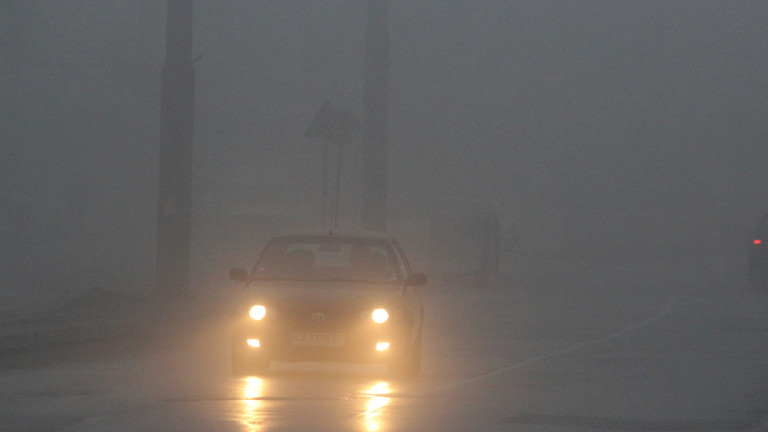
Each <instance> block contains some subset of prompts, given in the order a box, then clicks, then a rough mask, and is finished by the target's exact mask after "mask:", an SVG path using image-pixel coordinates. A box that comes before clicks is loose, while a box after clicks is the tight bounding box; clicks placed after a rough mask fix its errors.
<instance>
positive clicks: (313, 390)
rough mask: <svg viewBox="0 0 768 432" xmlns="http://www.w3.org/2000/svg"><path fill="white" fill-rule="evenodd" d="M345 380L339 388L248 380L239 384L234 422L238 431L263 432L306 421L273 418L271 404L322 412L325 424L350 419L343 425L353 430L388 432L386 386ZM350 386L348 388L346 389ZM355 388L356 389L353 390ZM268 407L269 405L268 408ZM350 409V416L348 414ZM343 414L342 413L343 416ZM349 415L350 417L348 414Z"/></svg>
mask: <svg viewBox="0 0 768 432" xmlns="http://www.w3.org/2000/svg"><path fill="white" fill-rule="evenodd" d="M354 381H356V380H352V381H349V382H348V383H347V384H342V385H341V386H337V385H331V386H327V384H328V383H327V382H325V380H324V379H323V380H321V381H320V382H317V381H315V380H313V379H309V380H298V381H296V380H292V379H288V380H285V381H283V380H278V381H274V380H273V379H272V378H266V379H264V378H259V377H255V376H252V377H248V378H243V379H242V380H240V381H239V384H238V387H239V393H240V395H239V399H241V400H240V401H239V403H240V404H241V406H240V409H239V410H238V414H236V419H237V422H238V423H239V424H240V428H241V429H240V430H241V431H242V432H265V431H267V430H272V429H273V428H274V427H276V426H277V425H278V424H283V421H286V422H288V423H289V424H290V423H294V422H296V421H299V423H301V422H304V421H305V420H306V419H303V418H301V419H298V418H291V419H287V418H286V419H282V418H275V417H274V415H268V414H267V413H268V412H270V410H271V411H272V413H273V414H274V404H275V403H277V404H279V405H280V406H281V407H282V409H284V410H287V412H290V413H292V414H293V413H296V412H304V410H307V411H310V412H314V411H315V410H320V412H325V413H326V418H325V421H327V422H330V423H328V424H336V422H338V425H339V426H341V425H343V424H345V423H347V422H349V421H350V420H351V421H352V422H353V423H354V424H355V425H354V426H353V425H352V424H347V426H345V427H350V426H351V427H352V429H353V430H359V431H363V432H380V431H384V430H387V429H388V425H387V424H385V422H384V421H385V419H384V413H385V412H386V408H387V406H389V404H390V402H391V393H392V388H391V386H390V383H389V382H387V381H381V380H375V381H373V380H367V379H366V380H363V381H362V382H361V381H358V382H356V383H355V382H354ZM350 384H351V386H350ZM355 387H356V388H357V390H355ZM275 392H277V394H275ZM268 405H269V406H268ZM350 410H354V414H353V413H351V412H350ZM345 412H346V414H344V413H345ZM350 414H351V415H350ZM318 426H320V425H317V424H314V425H305V424H302V427H310V428H312V427H318Z"/></svg>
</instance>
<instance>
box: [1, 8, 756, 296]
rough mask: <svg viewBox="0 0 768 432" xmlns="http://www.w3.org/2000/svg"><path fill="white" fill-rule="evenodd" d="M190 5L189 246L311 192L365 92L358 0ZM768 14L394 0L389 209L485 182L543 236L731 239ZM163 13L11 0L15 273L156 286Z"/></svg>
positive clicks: (651, 244) (523, 234) (6, 42)
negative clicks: (343, 118) (239, 214)
mask: <svg viewBox="0 0 768 432" xmlns="http://www.w3.org/2000/svg"><path fill="white" fill-rule="evenodd" d="M195 8H196V9H195V36H194V38H195V40H194V48H193V52H194V55H195V56H198V55H200V56H201V57H200V59H199V61H198V62H197V63H196V64H195V69H196V74H197V75H196V78H197V82H196V89H197V99H196V119H195V121H196V124H195V128H196V129H195V132H196V135H195V146H196V147H195V151H196V160H195V176H196V184H195V186H196V193H197V197H196V203H195V206H196V207H195V212H196V230H197V231H196V243H195V247H196V248H197V249H198V250H202V249H205V250H213V251H227V250H228V249H231V247H230V245H229V244H228V243H227V241H226V240H222V239H223V238H225V237H226V236H223V235H222V229H223V228H222V225H223V224H225V223H226V218H227V216H226V215H225V209H230V208H231V207H233V204H236V203H247V204H254V205H259V206H262V207H263V208H264V209H266V208H268V209H269V211H270V212H272V214H284V215H285V216H286V217H287V218H288V219H290V220H296V219H299V216H300V215H306V214H311V213H312V212H313V211H314V210H313V209H316V208H317V206H318V205H319V190H320V188H319V186H318V184H317V182H318V179H319V175H320V166H319V164H318V163H319V155H320V148H319V143H317V142H314V141H312V140H308V139H307V138H305V137H304V135H303V133H304V129H305V128H306V126H307V125H308V123H309V121H310V120H311V118H312V116H313V115H314V113H315V111H316V110H317V108H318V107H319V106H320V104H321V103H322V102H323V100H329V101H330V102H331V103H333V104H335V105H344V106H348V107H350V108H351V109H353V110H355V111H357V112H360V110H361V100H362V97H361V93H362V58H363V32H364V15H365V3H364V2H363V1H352V0H334V1H330V0H323V1H304V0H301V1H299V0H293V1H290V0H285V1H279V2H277V1H266V0H264V1H231V2H221V1H213V0H208V1H203V0H198V1H196V2H195ZM767 18H768V3H766V2H764V1H702V0H697V1H677V0H676V1H642V2H640V1H634V0H631V1H616V0H610V1H579V2H573V1H490V0H480V1H477V0H476V1H445V0H419V1H397V0H392V1H390V33H391V65H390V67H391V70H390V73H391V75H390V78H391V80H390V120H391V121H390V125H389V133H390V167H389V170H390V171H389V172H390V183H389V190H390V208H391V209H392V214H391V215H390V216H391V217H392V218H394V219H403V218H413V217H416V216H415V215H417V214H418V213H417V212H416V211H415V210H414V209H419V207H420V206H422V207H423V203H425V202H427V201H428V200H429V199H433V198H442V197H453V198H465V199H468V198H472V199H480V200H484V201H488V202H492V203H494V204H495V205H497V206H499V208H501V209H502V211H503V212H504V213H505V215H506V218H507V219H506V221H507V222H508V223H510V224H511V222H512V221H514V225H515V227H516V229H517V231H518V237H519V238H520V239H521V245H522V246H523V247H524V248H525V250H530V251H532V252H533V251H535V252H537V253H544V254H548V253H552V252H553V251H563V250H565V251H571V252H573V251H584V250H594V251H599V252H601V253H608V254H612V253H614V252H615V251H617V250H626V249H646V248H650V250H652V251H654V253H655V251H656V250H657V249H664V248H669V250H672V249H671V248H673V247H677V248H680V247H702V246H704V247H711V248H715V249H727V250H729V251H730V250H737V249H738V248H739V247H740V246H741V242H742V241H743V240H744V238H745V235H746V232H747V230H748V229H749V225H751V224H753V223H754V222H755V221H756V219H757V217H758V215H760V214H761V213H762V212H764V211H765V210H766V208H768V206H766V203H767V202H768V191H767V190H766V188H765V187H764V185H765V184H767V183H768V182H766V180H768V175H767V174H766V168H765V165H766V164H765V161H766V160H767V159H768V149H767V148H766V145H765V138H766V136H768V126H766V122H765V119H766V117H767V116H766V114H768V109H767V107H766V102H765V100H766V96H768V94H767V93H768V85H766V77H767V76H768V74H766V66H767V65H768V61H767V60H766V56H767V55H768V32H767V31H766V27H765V23H766V22H767ZM164 26H165V4H164V2H160V1H156V0H146V1H131V2H124V1H118V0H113V1H85V0H66V1H62V0H29V1H23V2H22V1H0V32H2V34H1V35H0V38H2V41H3V43H2V44H1V45H0V56H2V62H0V73H2V87H1V88H2V98H1V99H0V110H1V111H0V133H1V135H0V139H1V140H2V144H1V145H0V149H1V151H2V166H0V168H1V170H0V178H2V185H1V186H2V189H0V200H1V201H0V203H2V207H1V209H2V220H3V223H2V228H1V229H2V232H1V233H0V235H2V242H1V244H2V246H0V248H2V256H3V259H2V262H3V267H2V268H1V270H2V273H3V274H4V275H8V276H7V282H5V281H4V283H3V287H2V288H0V289H3V290H6V291H8V290H13V289H15V288H14V287H19V286H24V285H29V284H30V281H31V283H32V284H33V285H47V284H50V283H51V281H58V283H61V284H62V285H66V286H68V287H69V288H67V289H78V287H80V286H83V285H86V284H104V285H106V284H109V283H111V282H110V281H121V284H122V285H123V286H136V285H142V284H148V281H149V280H150V279H151V266H152V263H153V259H154V232H155V217H156V215H155V211H156V190H155V188H156V178H157V145H158V141H159V138H158V131H159V84H160V76H159V75H160V70H161V68H162V63H163V58H164V43H165V39H164ZM348 150H349V154H348V160H347V161H346V167H347V170H346V171H345V182H346V183H345V188H346V189H345V203H344V204H343V206H342V207H343V211H344V212H345V214H346V215H354V214H355V212H356V210H355V208H356V205H357V204H356V199H355V198H354V197H355V195H354V194H353V192H354V191H355V190H356V188H355V186H354V182H355V175H357V174H355V171H354V170H353V169H352V167H353V164H352V161H353V157H354V148H349V149H348ZM415 203H418V204H419V205H415ZM265 211H266V210H265ZM665 250H666V249H665ZM222 253H224V254H226V253H227V252H222ZM4 278H5V276H4Z"/></svg>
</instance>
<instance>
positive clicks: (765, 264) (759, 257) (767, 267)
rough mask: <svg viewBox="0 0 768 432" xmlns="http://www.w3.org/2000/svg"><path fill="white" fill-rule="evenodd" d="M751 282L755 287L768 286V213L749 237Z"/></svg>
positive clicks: (748, 259)
mask: <svg viewBox="0 0 768 432" xmlns="http://www.w3.org/2000/svg"><path fill="white" fill-rule="evenodd" d="M747 264H748V269H749V270H748V271H749V282H750V284H751V285H752V287H754V288H758V289H765V288H768V215H765V216H763V217H762V218H761V219H760V222H759V223H758V224H757V227H755V229H754V231H752V234H751V236H750V238H749V246H748V250H747Z"/></svg>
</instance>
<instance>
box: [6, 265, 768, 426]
mask: <svg viewBox="0 0 768 432" xmlns="http://www.w3.org/2000/svg"><path fill="white" fill-rule="evenodd" d="M739 270H741V266H739V263H738V262H737V261H736V260H734V261H733V262H730V260H728V259H719V260H711V259H710V260H707V261H703V260H700V261H698V262H695V261H694V262H690V263H686V264H676V265H670V264H664V265H659V264H651V263H622V262H614V263H601V264H595V263H578V262H528V263H521V264H520V265H519V266H518V267H517V269H516V270H515V272H514V276H513V277H512V278H511V280H509V281H508V282H506V283H505V284H504V287H503V288H498V289H485V290H472V289H467V288H466V287H463V286H462V285H461V284H460V283H458V284H457V283H448V282H445V283H442V284H436V285H434V286H430V287H427V288H425V289H424V296H425V300H426V305H425V306H426V310H425V311H426V321H425V328H424V371H423V373H422V375H421V376H420V378H418V379H417V380H413V381H400V380H393V379H390V377H389V376H387V374H386V373H385V371H384V369H383V368H382V367H379V366H375V365H373V366H366V365H363V366H350V365H343V364H329V365H321V364H312V363H299V364H282V363H280V364H274V366H275V368H274V369H275V370H274V372H273V373H271V374H269V375H267V376H264V377H233V376H231V374H230V371H229V352H228V335H227V333H228V331H227V325H226V324H225V323H224V322H222V321H220V320H216V319H213V318H212V317H208V318H207V320H208V321H206V326H204V327H202V328H201V329H200V330H199V331H197V330H196V331H192V332H190V333H188V334H186V335H178V336H177V337H173V338H168V337H166V338H165V343H164V344H162V345H160V344H150V345H149V346H142V347H141V348H140V349H137V350H136V352H134V351H133V350H127V349H117V348H118V347H114V346H112V347H106V348H105V347H91V348H88V349H87V350H84V351H81V352H80V353H79V355H73V356H70V357H69V359H68V360H67V361H65V362H61V363H56V364H49V365H38V366H37V367H30V368H18V367H15V368H6V369H4V370H0V401H2V402H0V425H2V427H0V430H3V431H45V430H50V431H138V430H142V431H165V430H172V431H177V430H178V431H181V430H184V431H241V432H246V431H294V430H312V431H315V430H316V431H331V430H342V431H389V430H395V431H401V430H402V431H412V430H424V431H432V430H434V431H470V430H489V431H496V430H500V431H592V430H595V431H597V430H599V431H613V430H615V431H694V432H695V431H718V430H722V431H734V430H768V428H766V425H767V424H768V423H765V420H764V419H765V418H766V417H768V385H767V384H768V313H766V312H768V292H756V291H751V290H749V289H747V288H746V285H745V280H744V278H743V276H742V275H741V274H740V272H739Z"/></svg>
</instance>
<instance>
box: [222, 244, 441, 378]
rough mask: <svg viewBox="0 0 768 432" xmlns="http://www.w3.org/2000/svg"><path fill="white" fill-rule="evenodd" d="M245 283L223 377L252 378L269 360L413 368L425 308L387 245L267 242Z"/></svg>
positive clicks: (417, 282) (399, 257)
mask: <svg viewBox="0 0 768 432" xmlns="http://www.w3.org/2000/svg"><path fill="white" fill-rule="evenodd" d="M229 276H230V279H232V280H235V281H240V282H243V283H244V288H243V297H242V299H243V300H242V301H241V302H239V304H240V309H239V311H238V318H237V319H236V320H235V321H236V322H235V325H234V330H233V335H232V371H233V372H234V373H235V374H236V375H243V374H261V373H265V372H267V371H268V370H269V368H270V367H271V361H273V360H274V361H281V362H286V361H288V362H290V361H316V362H342V363H383V364H386V365H387V367H388V370H389V372H390V373H392V374H396V375H398V376H404V377H405V376H414V375H417V374H418V373H419V372H420V369H421V351H422V349H421V338H422V326H423V321H424V309H423V304H422V296H421V293H420V292H419V287H420V286H423V285H425V284H426V283H427V276H426V275H425V274H423V273H415V272H413V271H412V270H411V265H410V263H409V262H408V259H407V258H406V255H405V253H404V252H403V249H402V248H401V247H400V245H399V244H398V242H397V241H396V240H395V238H394V237H392V236H389V235H385V234H376V233H374V234H369V233H347V234H343V233H335V232H332V231H331V232H325V233H308V234H307V233H298V234H286V235H279V236H276V237H274V238H272V239H271V240H269V241H268V242H267V244H266V246H264V248H263V250H262V251H261V253H260V254H259V257H258V259H257V260H256V263H255V265H254V266H253V268H252V269H251V270H250V271H248V270H247V269H245V268H232V269H230V272H229Z"/></svg>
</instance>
